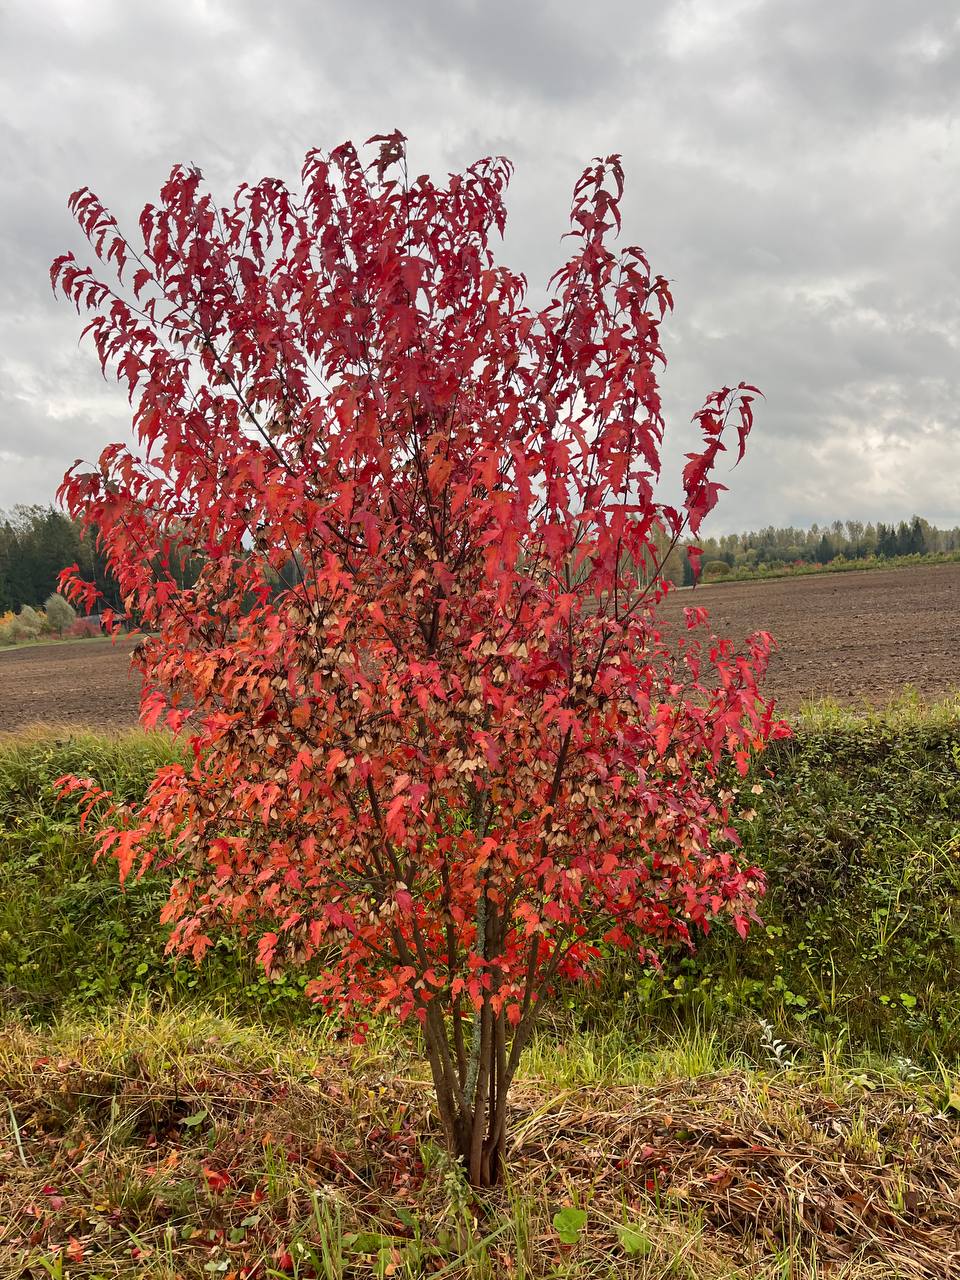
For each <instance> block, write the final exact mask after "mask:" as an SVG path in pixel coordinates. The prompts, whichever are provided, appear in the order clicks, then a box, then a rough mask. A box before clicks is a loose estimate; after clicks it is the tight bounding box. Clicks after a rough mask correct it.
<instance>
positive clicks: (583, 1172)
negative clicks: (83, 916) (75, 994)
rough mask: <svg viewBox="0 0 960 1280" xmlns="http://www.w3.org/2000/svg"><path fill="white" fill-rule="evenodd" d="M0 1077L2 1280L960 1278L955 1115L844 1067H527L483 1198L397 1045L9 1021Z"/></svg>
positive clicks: (169, 1024) (236, 1031) (959, 1157)
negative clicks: (665, 1074)
mask: <svg viewBox="0 0 960 1280" xmlns="http://www.w3.org/2000/svg"><path fill="white" fill-rule="evenodd" d="M541 1061H542V1059H541ZM671 1061H674V1062H675V1061H676V1055H675V1054H674V1057H673V1058H672V1059H671ZM691 1062H692V1063H693V1065H694V1066H695V1065H696V1054H694V1055H693V1056H692V1058H691ZM0 1080H2V1086H3V1094H4V1099H5V1104H3V1109H2V1111H0V1133H2V1139H0V1275H2V1276H11V1277H12V1276H37V1277H40V1276H61V1277H77V1278H78V1280H79V1277H90V1278H92V1277H96V1276H103V1277H106V1276H133V1275H141V1276H144V1275H149V1276H151V1277H154V1276H156V1277H167V1278H168V1280H172V1277H175V1276H183V1277H193V1276H196V1277H210V1276H213V1277H234V1278H235V1280H239V1277H241V1276H262V1277H265V1278H266V1277H270V1276H279V1275H284V1276H287V1275H299V1276H303V1277H309V1276H318V1275H319V1276H323V1277H325V1280H332V1278H333V1277H351V1276H363V1275H397V1276H405V1277H406V1276H409V1277H412V1276H419V1275H444V1276H449V1277H468V1276H469V1277H494V1276H504V1277H508V1278H510V1280H513V1278H517V1280H520V1278H523V1277H530V1278H532V1277H548V1276H549V1277H560V1276H596V1277H598V1278H599V1277H609V1276H620V1275H623V1276H627V1275H629V1276H633V1277H637V1278H638V1280H654V1278H655V1277H656V1278H666V1277H678V1278H683V1280H732V1278H733V1277H737V1280H775V1278H776V1280H787V1278H790V1280H813V1278H814V1277H819V1276H824V1277H828V1276H829V1277H843V1278H845V1280H867V1278H868V1277H870V1278H871V1280H872V1278H876V1280H880V1277H883V1278H884V1280H891V1278H892V1277H896V1276H900V1277H907V1278H911V1280H912V1278H914V1277H916V1278H920V1277H923V1278H927V1277H929V1278H930V1280H933V1278H934V1277H936V1278H938V1280H939V1278H940V1277H950V1276H952V1275H957V1274H960V1190H958V1189H960V1136H958V1126H957V1123H956V1120H955V1119H954V1118H953V1117H952V1116H949V1115H946V1114H943V1113H940V1112H938V1111H937V1110H936V1109H935V1104H934V1100H933V1095H931V1097H930V1098H929V1099H928V1098H927V1097H925V1095H924V1094H923V1093H922V1092H919V1093H917V1092H914V1093H909V1092H905V1091H904V1090H903V1089H902V1088H898V1089H890V1088H884V1087H882V1086H880V1087H876V1088H874V1089H864V1088H863V1087H862V1085H861V1084H855V1083H853V1082H851V1081H847V1080H845V1079H844V1078H843V1077H842V1076H840V1075H835V1076H834V1077H833V1079H832V1082H831V1084H830V1085H829V1087H828V1088H824V1087H823V1084H822V1083H821V1084H815V1083H814V1082H813V1081H812V1080H810V1079H809V1078H805V1077H803V1076H800V1075H793V1074H789V1073H783V1072H780V1073H778V1074H776V1075H764V1074H758V1073H756V1072H751V1071H748V1070H739V1069H738V1070H735V1071H728V1072H714V1073H712V1074H709V1075H706V1076H702V1075H701V1076H698V1077H695V1078H687V1079H683V1078H678V1079H675V1080H674V1081H672V1082H670V1083H662V1084H632V1085H621V1086H612V1085H609V1084H603V1085H600V1084H597V1083H592V1084H572V1085H569V1086H567V1087H564V1086H562V1085H560V1084H559V1083H553V1084H550V1085H545V1084H544V1083H543V1082H542V1080H538V1079H535V1078H531V1077H529V1076H528V1077H527V1078H526V1079H525V1080H524V1081H523V1083H522V1084H521V1085H520V1086H519V1087H518V1090H517V1093H516V1097H515V1100H514V1108H513V1113H512V1117H511V1123H512V1132H513V1145H514V1150H513V1154H512V1173H511V1182H510V1184H509V1185H508V1186H507V1187H505V1188H503V1189H502V1190H500V1191H498V1192H497V1193H495V1194H493V1195H491V1196H489V1197H487V1198H485V1199H484V1200H483V1201H477V1200H475V1199H474V1198H473V1197H472V1196H471V1194H470V1193H469V1191H468V1189H467V1188H466V1187H465V1185H464V1184H463V1181H462V1179H461V1177H460V1175H459V1173H458V1171H457V1170H456V1169H454V1168H452V1167H451V1166H450V1164H449V1162H448V1161H447V1160H446V1158H445V1156H444V1154H443V1152H442V1150H441V1149H440V1146H439V1142H438V1135H437V1133H436V1130H435V1129H434V1127H433V1124H432V1121H431V1118H430V1117H431V1112H430V1099H429V1094H428V1090H427V1088H426V1086H425V1084H424V1082H423V1080H422V1079H421V1078H420V1076H419V1074H418V1073H417V1072H416V1070H415V1069H414V1068H410V1069H409V1072H408V1071H407V1069H406V1068H405V1067H404V1066H402V1065H401V1068H400V1071H398V1069H397V1053H396V1048H395V1046H393V1045H390V1044H388V1043H386V1042H383V1043H380V1044H372V1045H368V1046H367V1047H366V1048H364V1049H363V1050H355V1049H353V1048H348V1047H346V1046H345V1045H344V1044H343V1043H342V1042H334V1041H331V1042H329V1043H326V1044H324V1043H322V1042H320V1041H319V1040H318V1039H317V1038H316V1037H315V1036H314V1037H309V1036H307V1035H304V1036H296V1035H287V1036H286V1037H280V1036H278V1035H277V1033H267V1032H264V1031H263V1030H262V1029H258V1028H255V1027H239V1026H237V1025H235V1024H232V1023H230V1022H227V1021H222V1020H218V1019H216V1018H213V1017H211V1016H209V1015H201V1014H197V1015H195V1016H190V1015H186V1014H184V1013H183V1011H182V1010H181V1011H179V1012H177V1013H175V1014H174V1013H169V1014H159V1015H150V1014H146V1013H142V1012H130V1013H128V1014H126V1015H123V1016H118V1017H116V1018H115V1019H114V1020H113V1021H112V1022H109V1023H104V1024H100V1025H99V1026H91V1025H75V1026H72V1027H70V1026H64V1027H61V1028H58V1029H56V1030H54V1031H52V1032H35V1031H31V1030H29V1029H27V1028H25V1027H22V1026H18V1025H12V1026H8V1027H7V1028H6V1029H5V1030H4V1031H3V1032H2V1035H0ZM4 1112H5V1113H6V1114H3V1113H4ZM564 1207H573V1208H575V1209H581V1210H583V1211H585V1213H586V1219H585V1222H584V1225H583V1229H582V1233H581V1236H580V1239H579V1240H578V1241H577V1242H576V1243H572V1244H565V1243H563V1241H562V1240H561V1239H560V1237H559V1235H558V1231H557V1228H556V1226H555V1223H554V1217H555V1215H556V1214H557V1213H558V1212H559V1211H561V1210H562V1209H563V1208H564ZM628 1249H632V1252H628Z"/></svg>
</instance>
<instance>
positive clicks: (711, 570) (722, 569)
mask: <svg viewBox="0 0 960 1280" xmlns="http://www.w3.org/2000/svg"><path fill="white" fill-rule="evenodd" d="M729 573H730V566H729V565H728V564H727V562H726V560H708V561H707V563H706V564H705V565H704V566H703V576H704V578H706V579H708V580H709V579H710V578H726V577H728V576H729Z"/></svg>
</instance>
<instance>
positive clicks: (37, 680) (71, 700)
mask: <svg viewBox="0 0 960 1280" xmlns="http://www.w3.org/2000/svg"><path fill="white" fill-rule="evenodd" d="M131 647H132V642H130V641H121V642H119V643H118V644H117V645H116V646H115V645H113V644H112V643H111V641H109V640H74V641H64V642H63V643H62V644H43V645H33V646H26V647H24V648H22V649H8V650H6V651H4V650H2V649H0V732H2V731H5V730H10V729H18V728H20V727H21V726H22V725H26V724H33V723H35V722H36V721H44V722H45V723H49V724H60V723H63V724H84V725H89V726H90V727H92V728H118V727H124V726H126V725H131V724H136V721H137V699H138V693H139V684H140V682H139V677H135V676H134V675H133V674H132V673H131V671H130V665H129V664H130V649H131Z"/></svg>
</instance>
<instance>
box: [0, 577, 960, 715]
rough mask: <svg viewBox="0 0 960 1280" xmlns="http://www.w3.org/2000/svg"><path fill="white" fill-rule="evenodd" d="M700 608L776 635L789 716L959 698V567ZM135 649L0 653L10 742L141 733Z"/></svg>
mask: <svg viewBox="0 0 960 1280" xmlns="http://www.w3.org/2000/svg"><path fill="white" fill-rule="evenodd" d="M691 604H696V605H703V606H704V607H705V608H707V609H708V610H709V611H710V616H711V621H712V623H713V625H714V626H715V628H716V630H717V631H718V633H720V634H722V635H729V636H731V637H733V638H735V639H737V638H742V637H743V636H744V635H746V634H747V632H749V631H755V630H765V631H770V632H772V634H773V635H774V636H775V637H776V639H777V641H778V643H779V646H780V648H779V651H778V652H777V653H776V654H775V655H774V658H773V662H772V664H771V668H770V673H769V677H768V681H767V688H768V690H769V691H770V692H771V693H773V694H774V695H775V696H776V697H777V698H778V699H779V700H780V702H781V704H782V706H783V707H784V708H786V709H790V708H793V707H796V706H797V704H798V703H799V702H800V701H801V700H803V699H804V698H814V697H822V696H825V695H828V696H830V697H834V698H837V699H839V700H841V701H843V702H849V703H858V702H863V701H868V702H873V703H878V702H883V701H885V700H886V699H887V698H888V697H889V696H890V695H891V694H893V693H896V692H897V691H898V690H899V689H902V688H903V686H904V685H905V684H910V685H913V686H914V687H915V688H916V689H917V690H918V691H919V692H920V693H921V694H922V695H923V696H924V697H927V698H936V697H941V696H943V695H944V694H947V693H950V692H953V691H955V690H957V689H958V688H960V638H958V633H960V564H947V565H930V566H924V567H919V568H910V569H891V570H886V571H878V572H869V573H832V574H823V576H818V575H811V576H809V577H801V578H784V579H779V580H776V581H773V582H736V583H720V584H717V585H711V586H702V587H697V588H696V589H695V590H694V591H682V592H681V591H678V592H676V593H675V595H673V596H672V597H671V598H670V600H669V601H668V604H667V606H666V607H667V613H668V615H670V616H672V617H675V618H679V616H680V611H681V610H682V608H683V607H684V606H685V605H691ZM130 645H131V642H129V641H125V642H122V643H121V644H120V645H117V646H114V645H112V644H110V643H109V641H105V640H81V641H76V642H74V643H63V644H49V645H38V646H35V647H32V648H23V649H11V650H7V651H3V650H0V731H3V730H11V729H17V728H19V727H21V726H23V725H27V724H31V723H34V722H36V721H45V722H48V723H64V724H85V725H89V726H91V727H98V728H117V727H122V726H124V725H130V724H133V723H135V721H136V717H137V682H136V680H135V678H134V677H133V676H132V675H131V673H130V670H129V655H130Z"/></svg>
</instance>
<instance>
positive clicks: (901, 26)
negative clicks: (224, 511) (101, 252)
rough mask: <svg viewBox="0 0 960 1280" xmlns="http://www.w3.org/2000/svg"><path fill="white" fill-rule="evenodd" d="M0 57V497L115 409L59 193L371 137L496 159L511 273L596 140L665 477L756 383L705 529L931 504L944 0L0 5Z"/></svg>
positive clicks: (954, 456) (113, 415)
mask: <svg viewBox="0 0 960 1280" xmlns="http://www.w3.org/2000/svg"><path fill="white" fill-rule="evenodd" d="M0 50H2V52H0V71H2V77H0V113H2V119H3V122H4V128H3V130H2V133H0V163H2V164H3V168H4V172H5V174H6V175H7V177H8V181H7V182H6V184H5V186H4V189H3V192H2V195H0V216H2V226H3V235H2V239H0V507H2V506H9V505H11V504H12V503H14V502H18V501H46V500H48V499H50V498H51V497H52V495H53V492H54V490H55V489H56V487H57V484H58V483H59V479H60V477H61V476H62V473H63V471H64V469H65V467H66V466H68V465H69V464H70V463H72V461H73V460H74V458H75V457H77V456H78V455H79V454H83V455H85V456H95V454H96V453H97V452H99V449H100V447H101V446H102V445H103V444H104V443H105V442H106V441H107V440H109V439H113V438H117V437H119V436H120V435H122V434H123V432H124V427H125V422H126V420H127V417H128V414H127V409H126V402H125V399H124V397H123V395H122V393H121V392H120V391H119V389H118V388H117V387H116V386H115V385H114V386H111V385H110V384H109V383H105V382H104V381H103V380H102V379H101V378H100V375H99V369H98V367H97V365H96V361H95V359H94V357H93V354H92V352H91V351H90V350H89V349H78V347H77V334H78V332H79V325H78V323H77V319H76V316H74V315H73V314H72V313H71V312H70V311H69V309H68V308H67V307H66V305H65V304H64V303H63V302H62V301H56V300H54V299H53V297H52V296H51V295H50V293H49V289H48V287H47V275H46V273H47V268H48V266H49V263H50V260H51V259H52V258H53V257H54V256H55V254H57V253H59V252H61V251H62V250H63V249H65V248H70V247H74V248H78V247H79V238H78V235H77V233H76V231H75V229H74V228H73V226H72V224H71V222H70V220H69V216H68V214H67V211H66V208H65V201H66V196H67V194H68V193H69V192H70V191H71V190H73V189H74V188H75V187H77V186H80V185H83V184H87V185H90V186H92V187H93V188H94V189H95V190H96V191H98V193H99V194H100V195H101V196H102V197H103V198H104V200H105V201H106V202H107V203H108V204H109V205H110V207H111V208H112V209H113V210H114V211H115V212H116V213H117V215H118V216H119V217H120V218H121V219H122V220H123V221H125V222H127V223H128V224H131V223H132V222H133V220H134V219H135V217H136V214H137V212H138V210H139V208H140V206H141V205H142V204H143V203H144V202H145V201H147V200H149V199H151V198H153V197H154V195H155V193H156V190H157V187H158V186H159V184H160V182H161V181H162V180H163V178H164V177H165V175H166V173H167V171H168V170H169V168H170V167H171V165H172V164H173V163H174V162H176V161H188V162H193V163H196V164H198V165H200V167H201V168H202V169H203V170H204V173H205V174H206V176H207V178H208V180H209V182H210V183H211V185H212V186H213V187H214V188H215V189H217V190H218V191H220V192H222V193H224V194H226V193H227V192H228V191H229V190H230V189H231V188H232V187H233V186H234V185H236V183H237V182H239V181H241V180H250V179H256V178H258V177H260V176H262V175H263V174H264V173H270V174H274V175H277V176H281V177H285V178H288V179H290V180H295V179H296V176H297V173H298V169H299V164H300V161H301V159H302V156H303V153H304V152H305V151H306V150H307V149H308V147H310V146H313V145H322V146H332V145H335V144H336V143H337V142H339V141H342V140H343V139H344V138H346V137H352V138H354V139H356V140H362V139H363V138H364V137H366V136H368V135H369V134H372V133H376V132H381V131H383V130H384V129H390V128H393V127H400V128H402V129H403V130H404V131H405V132H406V133H407V134H408V135H409V136H410V140H411V158H412V163H413V166H414V167H415V168H416V169H417V170H418V171H425V170H433V171H437V172H440V173H443V172H445V171H446V170H448V169H453V168H456V167H461V166H462V165H464V164H466V163H469V162H470V161H471V160H473V159H475V158H477V157H478V156H480V155H485V154H490V153H493V152H504V153H506V154H508V155H510V156H511V158H512V159H513V160H514V161H515V163H516V165H517V173H516V177H515V180H514V186H513V189H512V192H511V199H510V208H511V222H510V226H509V229H508V234H507V242H506V245H505V247H504V256H505V257H506V258H507V259H508V260H509V261H510V262H511V264H512V265H516V266H518V267H519V268H520V269H522V270H524V271H525V272H526V273H527V275H528V276H529V278H530V281H531V286H532V287H533V288H535V289H539V288H540V287H542V282H545V280H546V279H547V277H548V276H549V274H550V272H551V271H552V269H553V267H554V266H555V265H556V263H557V262H558V261H559V258H560V255H561V246H560V236H561V234H562V232H563V230H564V229H565V218H566V209H567V206H568V202H569V193H570V189H571V187H572V184H573V182H574V180H575V178H576V176H577V174H578V173H579V171H580V169H581V168H582V167H583V165H584V164H585V163H586V162H587V161H588V160H589V159H590V157H591V156H593V155H595V154H598V153H605V152H609V151H612V150H617V151H621V152H623V154H624V161H625V164H626V167H627V179H628V188H627V197H626V200H625V230H626V232H627V234H628V235H629V239H630V240H631V241H634V242H638V243H640V244H642V245H644V247H645V248H646V249H647V251H648V253H649V254H650V257H651V259H652V262H653V264H654V266H655V268H656V269H657V270H660V271H663V272H664V273H665V274H667V275H668V276H670V277H671V279H672V280H673V282H674V293H675V297H676V301H677V312H676V314H675V316H674V317H672V318H671V320H670V322H669V326H668V330H667V338H668V356H669V357H670V359H671V364H670V368H669V370H668V373H667V376H666V378H665V384H664V386H665V399H666V404H667V407H668V410H669V413H670V418H671V426H670V447H669V450H668V458H669V462H670V464H671V465H673V466H674V467H675V465H676V463H677V461H678V460H679V458H680V456H681V455H682V453H683V451H684V450H685V449H686V448H689V447H690V445H691V443H692V442H693V435H692V431H691V428H690V427H689V421H688V420H689V416H690V413H691V412H692V410H693V409H694V408H696V407H697V406H698V405H699V403H700V402H701V400H702V397H703V395H704V393H705V392H707V391H709V390H711V389H712V388H713V387H714V386H717V385H720V384H722V383H724V382H729V381H731V380H736V379H739V378H741V377H745V378H747V379H748V380H750V381H755V382H757V383H758V384H759V385H761V386H762V387H763V389H764V391H765V392H766V397H767V398H766V401H765V402H764V404H763V405H762V407H761V409H760V411H759V413H758V422H757V428H756V432H755V436H754V439H753V441H752V446H751V448H750V450H749V452H748V455H747V458H746V460H745V461H744V463H743V464H742V466H741V467H740V468H739V469H738V470H737V471H735V472H733V473H732V474H731V475H729V476H727V477H723V478H725V479H726V480H727V481H728V483H729V485H730V488H731V492H730V494H728V495H727V497H726V501H725V502H724V503H723V504H722V506H721V507H720V508H719V509H718V512H717V515H716V517H715V518H714V520H713V522H712V526H711V527H712V528H713V529H714V530H717V531H720V530H723V529H726V528H730V527H746V526H751V525H757V524H765V523H769V522H778V523H779V522H783V521H791V522H797V523H802V522H809V521H812V520H819V521H822V520H825V519H832V518H834V517H835V516H843V517H847V516H851V517H853V516H858V517H867V516H874V517H876V516H879V517H881V518H890V517H895V518H899V517H901V516H905V515H909V514H910V513H911V512H913V511H920V512H923V513H924V514H927V515H929V516H930V517H931V518H933V519H939V520H942V521H948V522H950V523H953V522H956V521H958V520H960V496H958V495H960V483H958V482H957V472H958V467H957V460H958V457H960V410H958V408H957V406H958V404H960V375H958V364H957V356H958V348H960V234H958V228H960V182H958V177H960V135H958V128H960V125H958V106H960V21H958V17H957V10H956V4H955V0H925V3H924V4H923V5H922V6H921V5H916V4H910V3H907V2H906V0H847V2H846V3H844V4H842V5H838V4H836V3H835V0H809V3H807V4H805V5H803V6H798V5H796V4H794V3H792V2H790V0H675V2H674V3H672V4H670V5H663V4H662V3H653V0H598V2H596V3H594V4H593V5H589V6H587V5H575V4H573V3H572V2H569V0H530V2H529V3H525V4H516V3H509V2H508V0H447V3H443V4H440V3H434V2H432V0H410V3H407V4H404V5H402V6H401V5H396V4H394V3H392V0H368V2H367V3H365V4H357V3H352V4H351V3H347V2H346V0H327V3H325V4H322V5H318V4H316V3H313V2H312V0H286V2H285V3H284V4H282V5H273V6H263V5H259V4H254V3H253V0H192V2H189V0H178V2H176V3H171V4H168V5H165V6H156V5H137V4H129V3H127V4H123V3H121V2H120V0H85V3H84V4H83V5H79V4H76V3H75V0H32V2H31V0H7V3H5V4H4V5H3V6H2V8H0Z"/></svg>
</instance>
